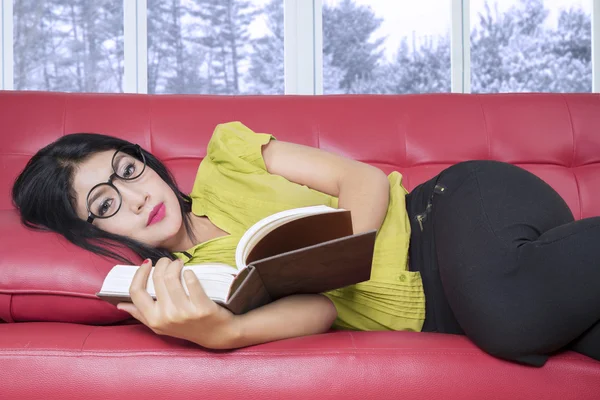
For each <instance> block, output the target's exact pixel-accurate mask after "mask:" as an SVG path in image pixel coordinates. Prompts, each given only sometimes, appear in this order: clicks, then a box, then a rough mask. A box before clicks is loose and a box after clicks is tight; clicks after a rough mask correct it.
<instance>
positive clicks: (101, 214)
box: [86, 144, 146, 223]
mask: <svg viewBox="0 0 600 400" xmlns="http://www.w3.org/2000/svg"><path fill="white" fill-rule="evenodd" d="M111 165H112V169H113V174H112V175H111V176H110V178H108V182H103V183H99V184H97V185H96V186H94V187H93V188H92V189H91V190H90V192H89V193H88V195H87V198H86V206H87V211H88V219H87V222H89V223H92V222H93V221H94V219H96V218H101V219H106V218H110V217H112V216H113V215H115V214H116V213H118V212H119V210H120V209H121V203H122V202H123V198H122V197H121V193H120V192H119V190H118V189H117V187H116V186H115V185H114V184H113V180H114V179H115V178H118V179H121V180H124V181H131V180H134V179H136V178H139V176H140V175H142V174H143V173H144V170H145V169H146V158H145V157H144V153H143V152H142V149H141V148H140V146H138V145H137V144H134V145H127V146H124V147H121V148H120V149H118V150H117V151H116V152H115V154H114V155H113V157H112V161H111Z"/></svg>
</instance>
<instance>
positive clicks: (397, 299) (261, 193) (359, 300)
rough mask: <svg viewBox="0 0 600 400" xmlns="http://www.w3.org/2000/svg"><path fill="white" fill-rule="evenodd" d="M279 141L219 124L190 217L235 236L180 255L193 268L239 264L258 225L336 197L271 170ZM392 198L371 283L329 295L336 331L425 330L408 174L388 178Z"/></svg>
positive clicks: (194, 192)
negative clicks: (412, 247) (272, 147)
mask: <svg viewBox="0 0 600 400" xmlns="http://www.w3.org/2000/svg"><path fill="white" fill-rule="evenodd" d="M270 140H275V138H274V137H273V136H272V135H270V134H264V133H254V132H253V131H252V130H250V129H249V128H247V127H246V126H244V125H243V124H241V123H240V122H230V123H226V124H221V125H218V126H217V127H216V128H215V131H214V133H213V136H212V138H211V140H210V142H209V144H208V148H207V155H206V157H205V158H204V159H203V160H202V162H201V163H200V166H199V168H198V172H197V175H196V179H195V182H194V186H193V189H192V192H191V194H190V196H191V198H192V200H193V203H192V212H193V213H194V214H196V215H198V216H206V217H208V218H209V219H210V221H212V223H213V224H215V225H216V226H217V227H219V228H220V229H222V230H223V231H225V232H227V233H228V234H229V235H226V236H221V237H217V238H215V239H212V240H209V241H206V242H203V243H200V244H198V245H196V246H194V247H193V248H191V249H189V250H187V253H188V254H189V255H191V258H190V257H188V256H187V255H185V254H184V253H175V255H176V256H177V257H179V258H181V259H183V260H184V262H185V263H186V264H187V265H189V264H199V263H203V262H221V263H225V264H229V265H232V266H235V248H236V245H237V243H238V241H239V240H240V238H241V237H242V235H243V234H244V232H245V231H246V230H247V229H248V228H250V226H252V224H254V223H255V222H257V221H259V220H260V219H262V218H264V217H266V216H268V215H271V214H274V213H276V212H279V211H283V210H286V209H290V208H296V207H306V206H313V205H320V204H324V205H327V206H330V207H334V208H337V206H338V199H337V198H336V197H333V196H329V195H327V194H325V193H322V192H318V191H316V190H313V189H310V188H308V187H307V186H303V185H299V184H296V183H293V182H290V181H288V180H287V179H285V178H283V177H282V176H279V175H273V174H270V173H269V172H267V169H266V167H265V163H264V159H263V157H262V146H263V145H265V144H267V143H268V142H269V141H270ZM388 180H389V182H390V198H389V206H388V210H387V214H386V217H385V219H384V221H383V224H382V226H381V228H380V229H379V231H378V232H377V239H376V242H375V254H374V256H373V266H372V272H371V279H370V280H369V281H367V282H362V283H359V284H356V285H352V286H348V287H345V288H343V289H338V290H333V291H331V292H327V293H324V295H326V296H327V297H328V298H329V299H330V300H331V301H332V302H333V303H334V305H335V307H336V309H337V312H338V317H337V319H336V321H335V323H334V327H336V328H343V329H353V330H410V331H420V330H421V328H422V327H423V322H424V319H425V295H424V293H423V285H422V281H421V275H420V274H419V272H412V271H408V245H409V239H410V223H409V220H408V214H407V212H406V204H405V195H406V193H407V192H406V189H404V187H403V186H402V176H401V175H400V174H399V173H398V172H392V173H391V174H390V175H389V176H388Z"/></svg>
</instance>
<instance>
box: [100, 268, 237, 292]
mask: <svg viewBox="0 0 600 400" xmlns="http://www.w3.org/2000/svg"><path fill="white" fill-rule="evenodd" d="M138 269H139V266H136V265H116V266H115V267H113V268H112V269H111V270H110V272H109V273H108V275H107V276H106V278H105V279H104V282H103V284H102V288H101V289H100V292H99V294H100V295H104V296H112V295H114V296H129V287H130V286H131V281H132V280H133V276H134V275H135V272H136V271H137V270H138ZM188 269H189V270H191V271H193V272H194V274H195V275H196V276H197V277H198V280H199V281H200V284H201V285H202V288H203V289H204V291H205V292H206V295H207V296H208V297H210V298H211V299H213V300H215V301H216V300H219V301H225V300H226V298H227V293H228V292H229V288H230V286H231V284H232V282H233V280H234V278H235V276H236V275H237V272H238V271H237V269H235V268H233V267H231V266H229V265H225V264H219V263H207V264H196V265H190V266H185V267H184V268H183V270H182V271H181V283H182V286H183V289H184V290H185V292H186V294H189V291H188V289H187V286H186V284H185V280H184V279H183V272H184V271H185V270H188ZM153 275H154V268H152V269H151V270H150V275H149V277H148V281H147V283H146V291H147V292H148V294H150V296H152V297H153V298H156V290H155V288H154V281H153V279H152V277H153Z"/></svg>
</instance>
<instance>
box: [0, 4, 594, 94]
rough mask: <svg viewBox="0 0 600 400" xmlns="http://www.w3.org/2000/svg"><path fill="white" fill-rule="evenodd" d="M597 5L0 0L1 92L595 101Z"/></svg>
mask: <svg viewBox="0 0 600 400" xmlns="http://www.w3.org/2000/svg"><path fill="white" fill-rule="evenodd" d="M599 4H600V0H421V1H410V0H394V1H392V0H164V1H161V0H96V1H93V0H44V1H42V0H0V53H1V54H0V90H1V89H9V90H10V89H16V90H49V91H73V92H123V91H125V92H137V93H205V94H234V95H235V94H283V93H288V94H320V93H324V94H344V93H374V94H384V93H390V94H393V93H434V92H450V91H455V92H476V93H486V92H522V91H535V92H590V91H595V92H599V91H600V57H599V56H598V55H600V29H592V27H593V26H595V27H596V28H598V27H599V26H600V20H599V19H600V5H599ZM592 5H594V6H595V7H593V6H592ZM284 15H285V20H284ZM284 28H285V29H284ZM284 43H285V49H284ZM125 50H126V51H125ZM284 50H285V53H284ZM284 61H285V63H284ZM594 72H595V73H594Z"/></svg>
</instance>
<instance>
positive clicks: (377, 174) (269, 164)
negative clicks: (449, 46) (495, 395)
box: [12, 122, 600, 366]
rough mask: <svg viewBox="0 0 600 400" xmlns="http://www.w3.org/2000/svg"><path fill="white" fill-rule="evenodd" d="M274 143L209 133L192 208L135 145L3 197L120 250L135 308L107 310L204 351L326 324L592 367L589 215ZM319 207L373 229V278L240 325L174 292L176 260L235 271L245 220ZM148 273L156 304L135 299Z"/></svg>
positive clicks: (508, 171)
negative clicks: (132, 263)
mask: <svg viewBox="0 0 600 400" xmlns="http://www.w3.org/2000/svg"><path fill="white" fill-rule="evenodd" d="M274 139H275V138H274V137H273V136H271V135H268V134H257V133H254V132H252V131H251V130H250V129H248V128H247V127H245V126H244V125H242V124H241V123H238V122H233V123H228V124H223V125H219V126H218V127H217V128H216V130H215V132H214V134H213V137H212V138H211V140H210V142H209V145H208V148H207V156H206V157H205V159H204V160H203V161H202V163H201V164H200V167H199V169H198V173H197V176H196V180H195V182H194V187H193V190H192V192H191V193H190V195H189V196H188V195H186V194H184V193H182V192H181V191H180V190H179V189H178V188H177V186H176V184H175V182H174V180H173V179H172V177H171V175H170V174H169V172H168V171H167V169H166V168H165V167H164V165H163V164H161V163H160V162H159V161H158V160H157V159H156V158H155V157H154V156H152V155H151V154H150V153H148V152H147V151H145V150H143V149H141V148H140V147H139V146H137V145H132V144H131V143H128V142H126V141H123V140H120V139H117V138H113V137H109V136H103V135H96V134H73V135H67V136H64V137H62V138H60V139H59V140H57V141H56V142H54V143H52V144H50V145H48V146H46V147H45V148H43V149H41V150H40V151H39V152H38V153H37V154H36V155H35V156H34V157H33V158H32V159H31V160H30V161H29V163H28V164H27V166H26V167H25V169H24V170H23V172H22V173H21V174H20V176H19V177H18V178H17V180H16V182H15V185H14V187H13V193H12V195H13V200H14V203H15V205H16V207H17V208H18V210H19V211H20V213H21V217H22V221H23V222H24V223H25V224H26V225H27V226H30V227H37V228H41V229H48V230H51V231H55V232H58V233H60V234H62V235H64V236H65V237H66V238H67V239H68V240H70V241H71V242H73V243H75V244H76V245H78V246H81V247H83V248H85V249H88V250H90V251H93V252H95V253H97V254H102V255H108V256H111V257H113V258H115V259H117V260H120V261H125V262H127V261H128V260H126V259H124V258H123V256H122V255H121V254H120V253H119V248H122V247H127V248H129V249H131V250H133V251H135V252H136V253H137V254H139V255H140V256H141V257H142V258H147V259H146V261H145V262H144V263H143V264H142V266H141V268H140V269H139V270H138V272H137V273H136V275H135V277H134V280H133V282H132V284H131V288H130V292H131V296H132V301H133V303H132V304H131V303H122V304H120V305H119V308H120V309H122V310H125V311H127V312H129V313H130V314H131V315H132V316H133V317H134V318H136V319H138V320H139V321H141V322H142V323H144V324H145V325H147V326H148V327H150V328H151V329H152V330H153V331H154V332H156V333H159V334H164V335H170V336H174V337H179V338H183V339H187V340H190V341H192V342H195V343H197V344H199V345H202V346H205V347H208V348H215V349H225V348H237V347H244V346H248V345H252V344H257V343H263V342H268V341H272V340H278V339H284V338H290V337H296V336H302V335H310V334H316V333H321V332H324V331H326V330H328V329H329V328H330V327H331V326H332V324H333V326H335V327H337V328H345V329H355V330H413V331H427V332H443V333H455V334H466V335H467V336H468V337H469V338H470V339H471V340H473V341H474V343H476V344H477V345H478V346H479V347H481V348H482V349H483V350H484V351H486V352H488V353H489V354H492V355H494V356H496V357H500V358H503V359H506V360H512V361H515V362H520V363H525V364H529V365H535V366H541V365H543V364H544V363H545V361H546V360H547V358H548V355H550V354H551V353H553V352H555V351H558V350H561V349H565V348H570V349H573V350H575V351H578V352H581V353H583V354H586V355H588V356H590V357H593V358H595V359H597V360H600V265H598V263H599V261H598V260H599V259H600V246H599V244H600V218H599V217H596V218H589V219H585V220H581V221H574V220H573V216H572V214H571V212H570V210H569V208H568V207H567V205H566V204H565V202H564V201H563V200H562V198H561V197H560V196H559V195H558V194H557V193H556V192H555V191H554V190H552V189H551V188H550V187H549V186H548V185H547V184H545V183H544V182H543V181H542V180H540V179H539V178H537V177H536V176H534V175H533V174H530V173H528V172H526V171H525V170H523V169H520V168H518V167H515V166H512V165H510V164H505V163H500V162H494V161H469V162H464V163H459V164H456V165H454V166H452V167H450V168H448V169H446V170H445V171H443V172H442V173H441V174H439V175H438V176H436V177H434V178H433V179H431V180H430V181H428V182H425V183H423V184H422V185H420V186H418V187H417V188H415V190H413V191H412V192H411V193H410V194H409V195H407V192H406V191H405V189H404V188H403V187H402V183H401V176H400V174H398V173H397V172H394V173H392V174H390V175H389V176H385V174H383V173H382V172H381V171H380V170H379V169H377V168H374V167H372V166H369V165H367V164H363V163H360V162H357V161H354V160H351V159H348V158H344V157H341V156H337V155H335V154H331V153H328V152H325V151H322V150H318V149H315V148H310V147H305V146H301V145H296V144H292V143H285V142H280V141H277V140H274ZM316 204H326V205H329V206H332V207H340V208H345V209H349V210H351V212H352V224H353V227H354V231H355V232H356V233H359V232H363V231H366V230H371V229H378V235H377V240H376V245H375V254H374V257H373V268H372V274H371V279H370V280H369V281H367V282H363V283H360V284H357V285H353V286H350V287H347V288H344V289H340V290H334V291H331V292H328V293H324V294H323V295H296V296H289V297H286V298H283V299H280V300H278V301H276V302H274V303H271V304H269V305H267V306H264V307H262V308H259V309H256V310H253V311H251V312H249V313H247V314H244V315H240V316H235V315H232V314H231V313H229V312H228V311H227V310H226V309H224V308H221V307H219V306H218V305H216V304H215V303H214V302H212V301H211V300H210V299H209V298H208V297H207V296H206V294H205V293H204V292H203V290H202V288H201V286H200V283H199V282H198V280H197V279H196V278H195V276H194V275H193V274H192V273H188V272H186V273H185V274H184V279H185V283H186V285H187V286H188V289H189V296H188V295H187V294H186V293H185V291H184V290H183V287H182V284H181V281H180V274H181V269H182V266H183V264H184V263H187V264H195V263H200V262H204V261H213V262H224V263H227V264H230V265H235V264H234V260H233V259H234V253H235V246H236V245H237V242H238V240H239V239H240V237H241V235H242V234H243V233H244V231H245V230H246V229H248V228H249V227H250V226H251V225H252V224H253V223H254V222H256V221H258V220H259V219H261V218H263V217H265V216H267V215H270V214H273V213H275V212H278V211H281V210H284V209H289V208H293V207H302V206H309V205H316ZM409 243H410V248H409ZM119 246H122V247H119ZM153 263H154V267H155V271H154V278H153V280H154V285H155V287H156V293H157V300H156V301H154V300H153V299H152V298H151V297H150V296H149V295H148V293H147V292H146V291H145V282H146V281H147V279H148V274H149V272H150V269H151V267H152V266H153ZM426 299H427V301H425V300H426Z"/></svg>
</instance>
